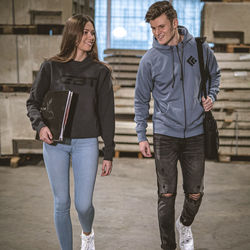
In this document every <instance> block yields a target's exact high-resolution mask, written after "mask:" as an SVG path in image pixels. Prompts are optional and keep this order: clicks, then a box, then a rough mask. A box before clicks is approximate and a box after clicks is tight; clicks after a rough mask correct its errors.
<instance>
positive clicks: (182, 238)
mask: <svg viewBox="0 0 250 250" xmlns="http://www.w3.org/2000/svg"><path fill="white" fill-rule="evenodd" d="M176 229H177V231H178V233H179V247H180V249H181V250H194V239H193V234H192V231H191V226H189V227H188V226H184V225H183V224H182V223H181V222H180V217H179V218H178V219H177V221H176Z"/></svg>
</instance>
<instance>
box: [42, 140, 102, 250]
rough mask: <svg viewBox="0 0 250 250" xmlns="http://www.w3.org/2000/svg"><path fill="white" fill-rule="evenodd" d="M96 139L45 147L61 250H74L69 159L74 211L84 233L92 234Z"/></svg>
mask: <svg viewBox="0 0 250 250" xmlns="http://www.w3.org/2000/svg"><path fill="white" fill-rule="evenodd" d="M98 155H99V149H98V140H97V138H83V139H67V141H66V142H65V143H57V144H56V145H49V144H47V143H43V157H44V162H45V166H46V170H47V173H48V177H49V181H50V185H51V188H52V191H53V196H54V220H55V227H56V232H57V236H58V239H59V242H60V246H61V249H62V250H72V249H73V240H72V224H71V218H70V205H71V200H70V180H69V179H70V178H69V170H70V158H72V168H73V174H74V190H75V208H76V210H77V213H78V217H79V221H80V223H81V226H82V229H83V231H84V232H91V229H92V224H93V219H94V207H93V204H92V198H93V191H94V185H95V179H96V172H97V167H98Z"/></svg>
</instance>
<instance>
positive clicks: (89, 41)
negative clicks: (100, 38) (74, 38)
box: [77, 22, 95, 52]
mask: <svg viewBox="0 0 250 250" xmlns="http://www.w3.org/2000/svg"><path fill="white" fill-rule="evenodd" d="M94 43H95V29H94V26H93V24H92V23H91V22H87V23H86V24H85V26H84V29H83V35H82V39H81V41H80V43H79V44H78V46H77V49H78V50H80V51H82V52H88V51H90V50H91V49H92V47H93V44H94Z"/></svg>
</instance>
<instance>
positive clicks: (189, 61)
mask: <svg viewBox="0 0 250 250" xmlns="http://www.w3.org/2000/svg"><path fill="white" fill-rule="evenodd" d="M187 62H188V63H189V64H190V65H191V66H194V65H195V63H196V62H197V60H196V59H195V58H194V57H193V56H190V57H189V58H188V59H187Z"/></svg>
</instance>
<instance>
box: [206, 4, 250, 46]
mask: <svg viewBox="0 0 250 250" xmlns="http://www.w3.org/2000/svg"><path fill="white" fill-rule="evenodd" d="M249 13H250V3H249V2H241V3H225V2H224V3H205V4H204V8H203V13H202V34H203V36H206V37H207V41H208V42H211V43H216V44H230V43H236V44H237V43H242V44H250V29H249V23H250V15H249Z"/></svg>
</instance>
